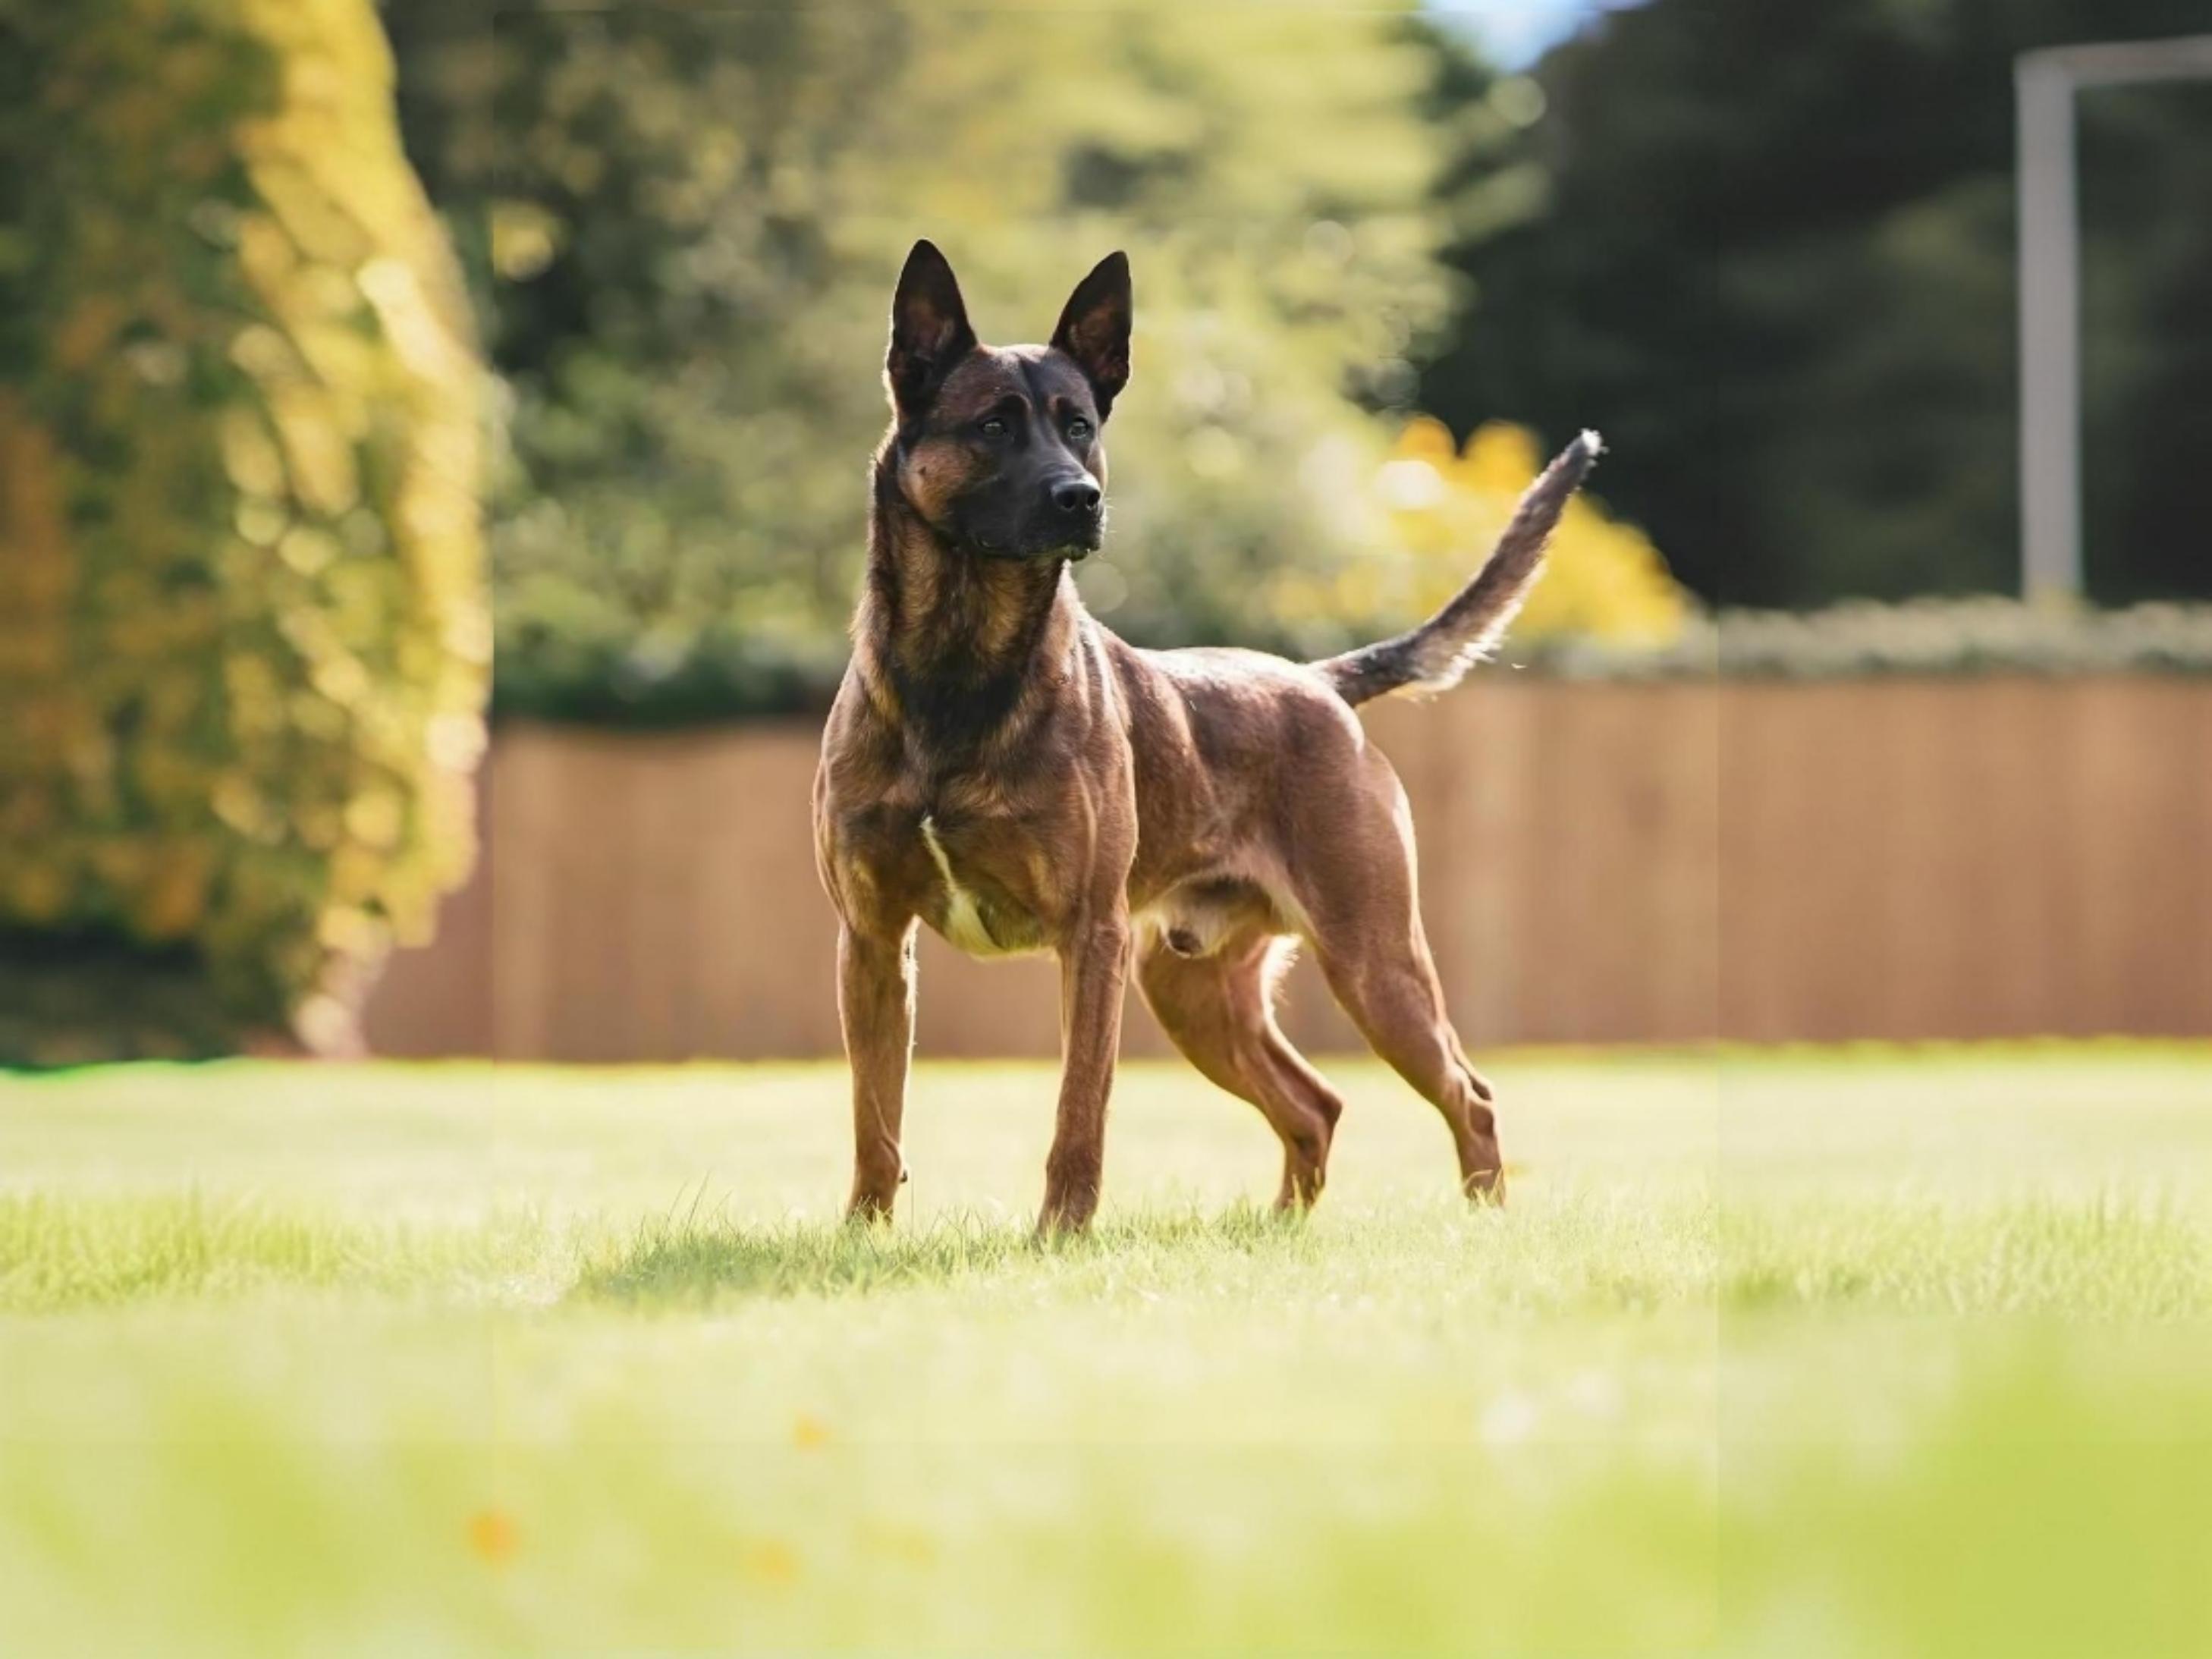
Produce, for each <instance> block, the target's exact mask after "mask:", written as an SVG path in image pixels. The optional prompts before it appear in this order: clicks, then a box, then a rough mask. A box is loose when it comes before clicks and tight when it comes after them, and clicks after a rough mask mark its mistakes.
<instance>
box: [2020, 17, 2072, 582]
mask: <svg viewBox="0 0 2212 1659" xmlns="http://www.w3.org/2000/svg"><path fill="white" fill-rule="evenodd" d="M2014 85H2015V88H2016V90H2017V93H2018V96H2019V104H2020V115H2019V119H2020V186H2019V188H2020V484H2021V586H2022V587H2023V588H2024V589H2025V590H2026V592H2027V597H2028V598H2030V599H2044V598H2048V597H2053V596H2059V597H2069V598H2070V597H2071V596H2073V595H2075V594H2077V593H2079V592H2081V253H2080V248H2079V242H2080V235H2081V231H2080V226H2079V224H2078V222H2077V220H2076V212H2075V193H2074V76H2073V75H2072V73H2071V72H2070V71H2069V70H2068V69H2067V68H2066V66H2065V65H2064V64H2063V63H2062V62H2060V61H2058V60H2057V59H2056V58H2051V57H2050V56H2047V55H2045V54H2044V53H2040V52H2038V53H2034V54H2031V55H2030V56H2028V57H2025V58H2021V60H2020V62H2019V64H2017V65H2016V66H2015V71H2014Z"/></svg>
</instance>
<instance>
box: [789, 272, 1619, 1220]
mask: <svg viewBox="0 0 2212 1659" xmlns="http://www.w3.org/2000/svg"><path fill="white" fill-rule="evenodd" d="M885 378H886V380H887V381H888V382H889V386H890V400H891V408H892V413H893V421H892V425H891V429H890V433H889V434H888V435H886V436H885V438H884V441H883V444H882V447H880V448H878V450H877V452H876V458H875V474H874V486H875V496H874V510H873V513H872V520H871V523H870V529H869V547H868V568H867V578H866V587H865V590H864V591H863V592H862V595H861V599H860V608H859V611H858V614H857V615H856V616H855V617H854V623H853V644H854V652H853V661H852V665H851V667H850V668H849V669H848V671H846V675H845V679H844V684H843V685H842V687H841V688H840V690H839V691H838V694H837V701H836V706H835V708H833V709H832V710H831V712H830V715H829V725H828V729H827V730H826V731H825V732H824V733H823V744H822V764H821V769H820V771H819V772H818V773H817V776H816V779H815V786H814V828H815V848H816V856H817V862H818V866H819V868H820V871H821V875H822V881H823V885H824V886H825V887H826V888H827V889H828V890H829V896H830V899H831V901H832V902H834V903H835V905H836V909H837V915H838V917H839V920H840V921H841V923H842V927H841V930H840V932H839V934H838V947H837V968H838V1005H837V1006H838V1012H839V1015H840V1017H841V1018H842V1022H843V1025H844V1032H845V1048H846V1053H847V1056H848V1059H849V1060H850V1061H851V1064H852V1070H853V1127H854V1153H855V1155H854V1175H853V1195H852V1205H851V1212H852V1213H853V1214H854V1215H855V1216H862V1217H878V1216H884V1215H887V1214H888V1213H889V1212H890V1208H891V1203H892V1200H893V1199H894V1198H895V1197H896V1194H897V1191H898V1187H899V1183H900V1182H902V1181H903V1180H904V1179H905V1178H906V1169H905V1164H904V1162H903V1160H902V1157H901V1155H900V1151H899V1132H900V1122H901V1119H902V1114H903V1111H904V1107H905V1099H906V1078H907V1062H908V1056H909V1054H910V1053H911V1050H912V1048H913V1036H914V985H915V970H914V939H915V922H916V921H917V920H919V921H926V922H927V923H928V924H929V925H930V926H931V927H933V928H934V929H936V930H937V932H938V933H940V934H942V935H943V936H944V937H945V939H949V940H950V941H951V943H952V944H954V945H957V946H958V947H959V948H960V949H962V950H963V951H969V952H970V953H972V954H975V955H979V956H994V955H1002V954H1012V953H1016V952H1022V951H1053V952H1054V953H1055V954H1056V955H1057V956H1058V957H1059V958H1060V1033H1061V1039H1062V1048H1063V1070H1062V1073H1061V1077H1060V1111H1059V1121H1058V1124H1057V1127H1056V1128H1055V1130H1054V1136H1053V1143H1052V1151H1051V1154H1050V1156H1049V1158H1048V1159H1047V1161H1046V1164H1045V1194H1044V1209H1043V1212H1042V1216H1041V1218H1039V1222H1038V1225H1039V1227H1040V1229H1041V1230H1042V1231H1056V1230H1060V1229H1066V1228H1079V1227H1082V1226H1084V1225H1085V1224H1086V1223H1088V1222H1089V1220H1090V1219H1091V1213H1092V1212H1093V1211H1094V1210H1095V1209H1096V1208H1097V1204H1098V1187H1099V1178H1100V1170H1101V1167H1102V1164H1103V1150H1104V1139H1105V1128H1106V1097H1107V1094H1108V1092H1109V1090H1110V1089H1111V1088H1112V1086H1113V1081H1114V1061H1115V1052H1116V1050H1117V1048H1119V1046H1120V1042H1121V1002H1122V992H1123V987H1124V985H1125V983H1126V981H1127V975H1128V972H1129V969H1130V965H1131V963H1134V964H1135V967H1136V972H1137V982H1138V984H1139V987H1142V989H1143V992H1144V995H1145V1000H1146V1002H1147V1003H1148V1004H1150V1005H1151V1007H1152V1012H1153V1013H1154V1014H1155V1015H1157V1016H1158V1018H1159V1022H1160V1024H1161V1025H1162V1026H1164V1028H1165V1029H1166V1030H1167V1033H1168V1036H1170V1038H1172V1039H1173V1040H1174V1042H1175V1045H1176V1048H1180V1049H1181V1050H1182V1052H1183V1054H1185V1055H1187V1056H1188V1058H1189V1060H1191V1063H1192V1064H1194V1066H1197V1067H1198V1069H1199V1070H1200V1071H1201V1072H1203V1073H1205V1074H1206V1076H1207V1077H1209V1078H1211V1079H1212V1080H1213V1081H1214V1082H1216V1083H1218V1084H1219V1085H1221V1086H1222V1087H1223V1088H1225V1089H1226V1090H1228V1091H1230V1092H1231V1093H1232V1094H1236V1095H1239V1096H1242V1097H1243V1098H1244V1099H1246V1100H1249V1101H1250V1102H1251V1103H1253V1104H1254V1105H1255V1106H1257V1107H1258V1108H1259V1109H1261V1112H1263V1113H1265V1114H1266V1115H1267V1121H1268V1123H1269V1124H1270V1125H1271V1126H1272V1127H1273V1129H1274V1131H1275V1133H1276V1134H1277V1135H1278V1136H1279V1137H1280V1138H1281V1140H1282V1143H1283V1184H1282V1190H1281V1193H1280V1194H1279V1196H1278V1198H1277V1200H1276V1201H1277V1203H1278V1204H1279V1205H1281V1206H1285V1207H1290V1206H1304V1205H1309V1204H1311V1203H1312V1202H1313V1200H1315V1198H1316V1196H1318V1195H1319V1194H1320V1192H1321V1189H1322V1180H1323V1178H1324V1176H1325V1175H1326V1173H1327V1170H1328V1149H1329V1141H1330V1138H1331V1136H1332V1135H1333V1134H1334V1132H1335V1129H1336V1121H1337V1118H1338V1115H1340V1113H1341V1111H1342V1110H1343V1102H1342V1101H1341V1100H1340V1098H1339V1097H1338V1096H1337V1094H1336V1092H1335V1091H1334V1090H1333V1089H1331V1088H1330V1087H1329V1085H1328V1084H1327V1083H1325V1082H1324V1081H1322V1079H1321V1077H1320V1076H1319V1075H1318V1074H1317V1073H1316V1072H1315V1071H1314V1069H1313V1067H1312V1066H1310V1065H1308V1064H1307V1063H1306V1060H1305V1059H1304V1056H1303V1055H1301V1054H1299V1053H1298V1052H1297V1049H1295V1048H1291V1045H1290V1043H1289V1042H1287V1041H1285V1038H1284V1036H1283V1034H1282V1032H1281V1031H1280V1030H1279V1029H1278V1028H1277V1027H1276V1024H1275V1020H1274V1015H1273V1006H1272V991H1273V981H1274V980H1275V978H1276V976H1277V975H1278V974H1279V972H1280V970H1281V968H1282V965H1283V963H1284V961H1285V954H1286V945H1287V943H1288V942H1289V941H1295V940H1299V939H1303V940H1304V941H1306V942H1307V943H1308V944H1309V945H1311V947H1312V948H1313V951H1314V954H1315V956H1316V957H1317V958H1318V959H1319V961H1320V963H1321V967H1322V972H1323V973H1324V974H1325V975H1327V976H1328V984H1329V988H1330V990H1331V991H1332V992H1334V994H1335V996H1336V999H1337V1000H1338V1001H1339V1002H1340V1003H1342V1004H1343V1006H1344V1008H1345V1010H1346V1012H1347V1013H1349V1014H1350V1015H1351V1016H1352V1019H1353V1020H1354V1021H1355V1022H1356V1023H1357V1024H1358V1026H1359V1029H1360V1030H1361V1031H1362V1032H1363V1033H1364V1034H1365V1036H1366V1038H1367V1041H1368V1042H1369V1043H1370V1044H1371V1045H1372V1046H1373V1048H1374V1049H1375V1052H1376V1054H1380V1055H1381V1056H1382V1057H1383V1059H1384V1060H1388V1061H1389V1063H1390V1064H1391V1065H1392V1066H1395V1068H1396V1069H1397V1071H1398V1072H1399V1073H1400V1074H1401V1076H1403V1077H1404V1078H1405V1079H1406V1080H1407V1082H1408V1083H1410V1084H1412V1085H1413V1087H1414V1088H1415V1089H1417V1090H1419V1091H1420V1093H1421V1094H1422V1095H1423V1096H1424V1097H1426V1098H1427V1099H1428V1100H1429V1102H1430V1103H1431V1104H1433V1105H1434V1106H1435V1107H1436V1109H1437V1110H1438V1111H1439V1112H1441V1113H1443V1118H1444V1122H1445V1123H1446V1125H1447V1126H1448V1127H1449V1128H1450V1130H1451V1135H1452V1140H1453V1143H1454V1145H1455V1147H1456V1148H1457V1151H1458V1154H1459V1173H1460V1184H1461V1186H1462V1188H1463V1189H1464V1190H1465V1191H1466V1192H1467V1193H1468V1194H1469V1195H1471V1196H1478V1197H1489V1198H1492V1199H1496V1198H1502V1197H1503V1195H1504V1180H1503V1173H1504V1172H1503V1166H1502V1165H1501V1164H1500V1162H1499V1158H1498V1137H1497V1133H1496V1127H1495V1121H1494V1119H1493V1117H1492V1112H1491V1091H1490V1087H1489V1085H1487V1084H1486V1083H1485V1082H1484V1081H1483V1079H1481V1078H1480V1076H1479V1075H1477V1073H1476V1072H1475V1070H1474V1067H1473V1066H1470V1065H1469V1064H1468V1059H1467V1055H1466V1054H1464V1053H1463V1052H1462V1050H1461V1048H1460V1043H1459V1039H1458V1037H1457V1036H1455V1034H1454V1033H1453V1030H1452V1028H1451V1024H1450V1022H1449V1019H1448V1018H1446V1016H1445V1012H1444V1000H1443V992H1442V991H1441V990H1440V989H1439V988H1438V987H1437V975H1436V968H1435V964H1434V963H1433V962H1432V961H1431V958H1430V956H1429V947H1428V942H1427V940H1426V939H1425V938H1424V936H1423V934H1422V931H1421V918H1420V912H1419V908H1417V905H1416V902H1415V895H1414V882H1413V825H1412V823H1411V821H1410V819H1409V817H1408V816H1407V806H1406V795H1405V792H1404V790H1403V789H1401V787H1399V783H1398V779H1397V775H1396V774H1395V773H1394V772H1393V771H1392V770H1391V769H1390V763H1389V761H1387V760H1386V759H1384V758H1383V754H1382V751H1381V750H1377V749H1376V748H1375V746H1374V745H1373V744H1370V743H1369V742H1368V741H1367V740H1366V736H1365V733H1364V731H1363V730H1362V728H1361V726H1360V723H1359V721H1358V718H1357V717H1356V716H1355V715H1354V714H1352V708H1353V707H1354V706H1355V705H1357V704H1358V703H1362V702H1366V701H1368V700H1369V699H1370V698H1371V697H1379V696H1383V695H1385V694H1386V693H1389V692H1392V691H1398V690H1442V689H1443V688H1444V687H1446V686H1449V685H1451V684H1454V683H1455V681H1457V680H1458V679H1459V678H1460V677H1461V676H1462V674H1464V673H1465V672H1466V671H1467V670H1468V667H1469V666H1470V665H1472V664H1474V663H1475V662H1476V661H1478V660H1480V659H1481V658H1483V657H1484V656H1485V655H1486V654H1487V653H1489V652H1490V650H1491V649H1492V647H1494V646H1495V645H1496V643H1497V641H1498V638H1499V636H1500V635H1502V634H1503V633H1504V630H1505V627H1506V625H1507V623H1510V621H1511V620H1512V617H1513V615H1514V613H1515V612H1516V611H1517V610H1518V609H1519V608H1520V605H1521V603H1522V599H1523V597H1524V596H1525V595H1526V594H1527V592H1528V589H1529V587H1530V586H1532V585H1533V584H1534V581H1535V579H1536V574H1537V569H1538V567H1539V565H1540V564H1541V561H1542V557H1543V550H1544V544H1545V541H1546V539H1547V538H1548V537H1549V535H1550V533H1551V531H1552V527H1553V524H1554V523H1555V522H1557V520H1558V519H1559V512H1560V509H1561V508H1562V507H1564V506H1565V503H1566V501H1567V498H1568V497H1569V496H1570V495H1572V494H1573V492H1574V490H1575V488H1576V486H1577V484H1579V483H1581V481H1582V478H1583V475H1584V474H1585V473H1586V472H1587V471H1589V466H1590V464H1591V462H1592V461H1593V460H1595V458H1596V456H1597V453H1598V441H1597V438H1596V435H1595V434H1594V433H1584V434H1583V435H1582V436H1581V437H1580V438H1578V439H1577V440H1576V441H1575V442H1574V443H1572V444H1571V445H1570V446H1568V447H1567V449H1566V451H1565V453H1563V454H1561V455H1560V456H1559V459H1556V460H1554V461H1553V463H1552V465H1551V466H1550V467H1549V468H1548V469H1547V471H1545V473H1544V475H1543V476H1542V477H1540V478H1539V479H1537V481H1536V482H1535V483H1534V484H1533V485H1532V486H1531V487H1530V488H1529V490H1528V495H1526V496H1525V497H1524V498H1523V499H1522V502H1521V504H1520V507H1518V509H1517V510H1516V513H1514V516H1513V520H1512V521H1511V523H1510V524H1509V525H1508V526H1506V529H1505V532H1504V536H1503V537H1502V538H1501V539H1500V540H1499V542H1498V546H1497V548H1496V549H1495V550H1493V551H1492V554H1491V556H1490V559H1489V561H1488V562H1487V563H1486V564H1485V565H1484V566H1483V568H1482V569H1481V570H1480V573H1478V574H1476V576H1475V577H1474V580H1472V581H1470V582H1469V583H1468V586H1466V587H1465V588H1464V589H1462V591H1461V592H1460V593H1459V594H1458V596H1457V597H1456V598H1455V599H1453V600H1452V601H1451V602H1450V603H1449V605H1445V606H1444V608H1443V610H1442V611H1439V612H1438V613H1437V615H1436V616H1435V617H1431V619H1430V620H1429V621H1427V622H1425V623H1422V624H1421V625H1420V626H1419V627H1418V628H1416V629H1413V631H1412V632H1410V633H1407V634H1403V635H1400V636H1398V637H1397V638H1395V639H1392V640H1386V641H1383V642H1382V643H1381V644H1378V645H1370V646H1368V647H1364V649H1361V650H1358V651H1353V652H1350V653H1346V654H1345V655H1343V656H1340V657H1332V658H1330V659H1328V660H1327V661H1326V662H1317V663H1308V664H1298V663H1291V662H1286V661H1284V660H1283V659H1280V658H1277V657H1270V656H1265V655H1262V654H1261V653H1257V652H1252V651H1233V650H1192V651H1165V652H1155V651H1139V650H1137V649H1135V648H1134V647H1131V646H1128V645H1125V644H1124V643H1123V642H1122V641H1120V640H1119V639H1116V638H1115V636H1114V635H1112V634H1110V633H1109V632H1108V631H1107V630H1106V629H1104V628H1103V627H1101V626H1100V625H1099V624H1098V623H1097V622H1096V621H1094V620H1093V619H1092V618H1091V616H1090V614H1089V613H1088V612H1086V611H1085V610H1084V608H1083V604H1082V601H1081V600H1080V599H1078V598H1077V596H1076V590H1075V582H1074V579H1073V576H1072V575H1071V574H1069V570H1068V567H1069V566H1070V565H1072V564H1073V563H1075V562H1078V561H1079V560H1081V559H1083V558H1084V557H1085V556H1088V555H1089V554H1091V553H1092V552H1094V551H1096V550H1097V547H1098V544H1099V538H1100V532H1101V530H1102V529H1103V524H1104V505H1103V503H1104V494H1105V485H1106V453H1105V451H1104V449H1103V447H1101V446H1100V442H1099V432H1100V428H1103V426H1104V425H1105V422H1106V418H1107V416H1108V415H1109V414H1110V413H1111V412H1112V410H1113V407H1114V400H1115V398H1116V397H1118V396H1119V395H1120V394H1121V389H1122V387H1123V386H1125V385H1127V382H1128V379H1129V265H1128V261H1127V259H1126V258H1123V256H1122V255H1121V254H1119V253H1115V254H1111V255H1109V256H1108V258H1106V259H1105V260H1104V261H1103V262H1102V263H1101V264H1099V266H1098V267H1097V270H1093V271H1092V272H1091V274H1090V275H1089V276H1086V277H1085V278H1084V279H1083V281H1082V282H1081V283H1079V285H1078V286H1077V288H1076V289H1075V292H1074V294H1073V296H1072V297H1071V298H1070V299H1069V300H1068V302H1067V307H1066V311H1065V312H1064V313H1062V314H1061V316H1060V326H1059V327H1058V328H1057V329H1055V330H1054V332H1053V337H1052V343H1051V344H1050V345H1045V346H1034V345H1026V346H1007V347H990V346H985V345H981V344H980V343H978V342H977V340H976V338H975V331H974V330H973V329H971V328H970V327H969V324H968V313H967V309H966V307H964V306H963V303H962V301H961V298H960V289H959V287H958V285H957V283H956V282H955V281H954V279H953V275H952V268H951V266H950V265H949V264H946V263H945V256H944V255H943V254H941V253H939V252H938V251H937V249H936V248H935V247H934V246H932V245H931V244H929V243H928V242H917V243H915V246H914V251H913V252H911V253H909V254H908V256H907V262H906V268H905V270H904V271H903V272H902V274H901V276H900V277H899V284H898V293H897V296H896V299H895V300H894V301H893V302H892V307H891V338H890V356H889V359H888V362H887V363H886V365H885Z"/></svg>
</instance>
